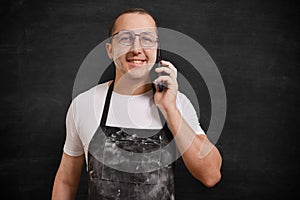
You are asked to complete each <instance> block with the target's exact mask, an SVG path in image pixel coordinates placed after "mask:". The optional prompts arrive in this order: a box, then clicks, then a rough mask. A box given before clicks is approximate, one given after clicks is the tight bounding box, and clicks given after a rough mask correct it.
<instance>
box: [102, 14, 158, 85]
mask: <svg viewBox="0 0 300 200" xmlns="http://www.w3.org/2000/svg"><path fill="white" fill-rule="evenodd" d="M124 30H125V31H131V33H133V35H135V37H133V38H134V39H133V43H132V45H124V44H122V42H120V38H121V37H119V36H120V34H117V35H115V36H114V37H113V38H112V43H111V44H107V46H106V48H107V52H108V55H109V57H110V58H111V59H113V60H114V62H115V65H116V79H119V78H121V77H122V76H123V75H125V74H126V77H129V78H130V79H144V78H145V77H147V76H148V75H149V71H150V69H151V68H152V66H153V65H154V63H155V61H156V52H157V42H156V40H157V34H156V31H157V29H156V25H155V21H154V20H153V19H152V17H151V16H149V15H147V14H138V13H128V14H124V15H121V16H120V17H119V18H118V19H117V21H116V23H115V27H114V31H113V34H115V33H119V32H120V31H121V32H122V31H124ZM141 33H142V35H143V34H145V33H146V34H152V35H153V36H154V38H155V43H154V45H153V46H145V45H144V44H147V43H146V42H147V38H146V37H147V36H146V37H142V36H139V34H141ZM126 39H127V37H125V38H124V41H126ZM141 40H143V42H144V43H143V42H141ZM125 43H126V42H125Z"/></svg>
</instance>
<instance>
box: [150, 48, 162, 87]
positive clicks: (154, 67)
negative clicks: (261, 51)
mask: <svg viewBox="0 0 300 200" xmlns="http://www.w3.org/2000/svg"><path fill="white" fill-rule="evenodd" d="M160 61H161V52H160V46H159V45H158V48H157V56H156V62H155V64H154V66H153V67H152V70H151V71H152V72H151V80H152V81H154V80H155V79H156V78H157V76H163V75H166V74H165V73H156V72H155V69H156V68H158V67H161V64H160ZM165 87H166V85H165V83H163V82H160V83H158V84H157V88H158V92H162V91H163V90H164V88H165Z"/></svg>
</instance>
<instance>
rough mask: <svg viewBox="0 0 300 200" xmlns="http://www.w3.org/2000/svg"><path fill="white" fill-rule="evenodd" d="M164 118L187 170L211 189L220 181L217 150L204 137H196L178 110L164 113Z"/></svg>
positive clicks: (219, 160) (219, 157)
mask: <svg viewBox="0 0 300 200" xmlns="http://www.w3.org/2000/svg"><path fill="white" fill-rule="evenodd" d="M166 118H167V122H168V127H169V129H170V130H171V132H172V133H173V135H174V138H175V141H176V144H177V146H178V148H179V151H180V152H181V153H182V159H183V161H184V163H185V165H186V167H187V168H188V170H189V171H190V172H191V174H192V175H193V176H194V177H195V178H197V179H198V180H200V181H201V182H202V183H203V184H204V185H205V186H207V187H213V186H214V185H215V184H216V183H218V182H219V180H220V179H221V173H220V168H221V163H222V158H221V155H220V153H219V151H218V149H217V148H216V147H215V146H214V145H213V144H212V143H211V142H210V141H209V140H208V139H207V137H206V136H205V135H196V133H195V132H194V131H193V130H192V129H191V128H190V127H189V125H188V124H187V122H185V121H184V119H183V118H182V116H181V114H180V112H179V111H178V109H172V110H168V111H166Z"/></svg>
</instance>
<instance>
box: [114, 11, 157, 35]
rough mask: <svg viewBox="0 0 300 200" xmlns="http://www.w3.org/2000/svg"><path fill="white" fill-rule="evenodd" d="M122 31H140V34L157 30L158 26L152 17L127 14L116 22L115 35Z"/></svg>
mask: <svg viewBox="0 0 300 200" xmlns="http://www.w3.org/2000/svg"><path fill="white" fill-rule="evenodd" d="M120 30H133V31H136V30H138V32H140V31H144V30H156V24H155V21H154V20H153V18H152V17H151V16H150V15H147V14H140V13H127V14H123V15H121V16H120V17H119V18H118V19H117V20H116V22H115V26H114V31H113V33H116V32H119V31H120Z"/></svg>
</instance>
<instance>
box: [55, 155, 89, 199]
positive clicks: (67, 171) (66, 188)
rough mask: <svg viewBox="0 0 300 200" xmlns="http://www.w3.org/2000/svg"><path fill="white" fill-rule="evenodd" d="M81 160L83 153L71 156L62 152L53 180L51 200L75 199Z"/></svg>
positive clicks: (82, 160)
mask: <svg viewBox="0 0 300 200" xmlns="http://www.w3.org/2000/svg"><path fill="white" fill-rule="evenodd" d="M83 162H84V155H81V156H77V157H73V156H69V155H67V154H66V153H63V155H62V159H61V163H60V166H59V168H58V171H57V174H56V176H55V180H54V185H53V191H52V200H61V199H62V200H71V199H75V195H76V191H77V188H78V185H79V180H80V176H81V172H82V166H83Z"/></svg>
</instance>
